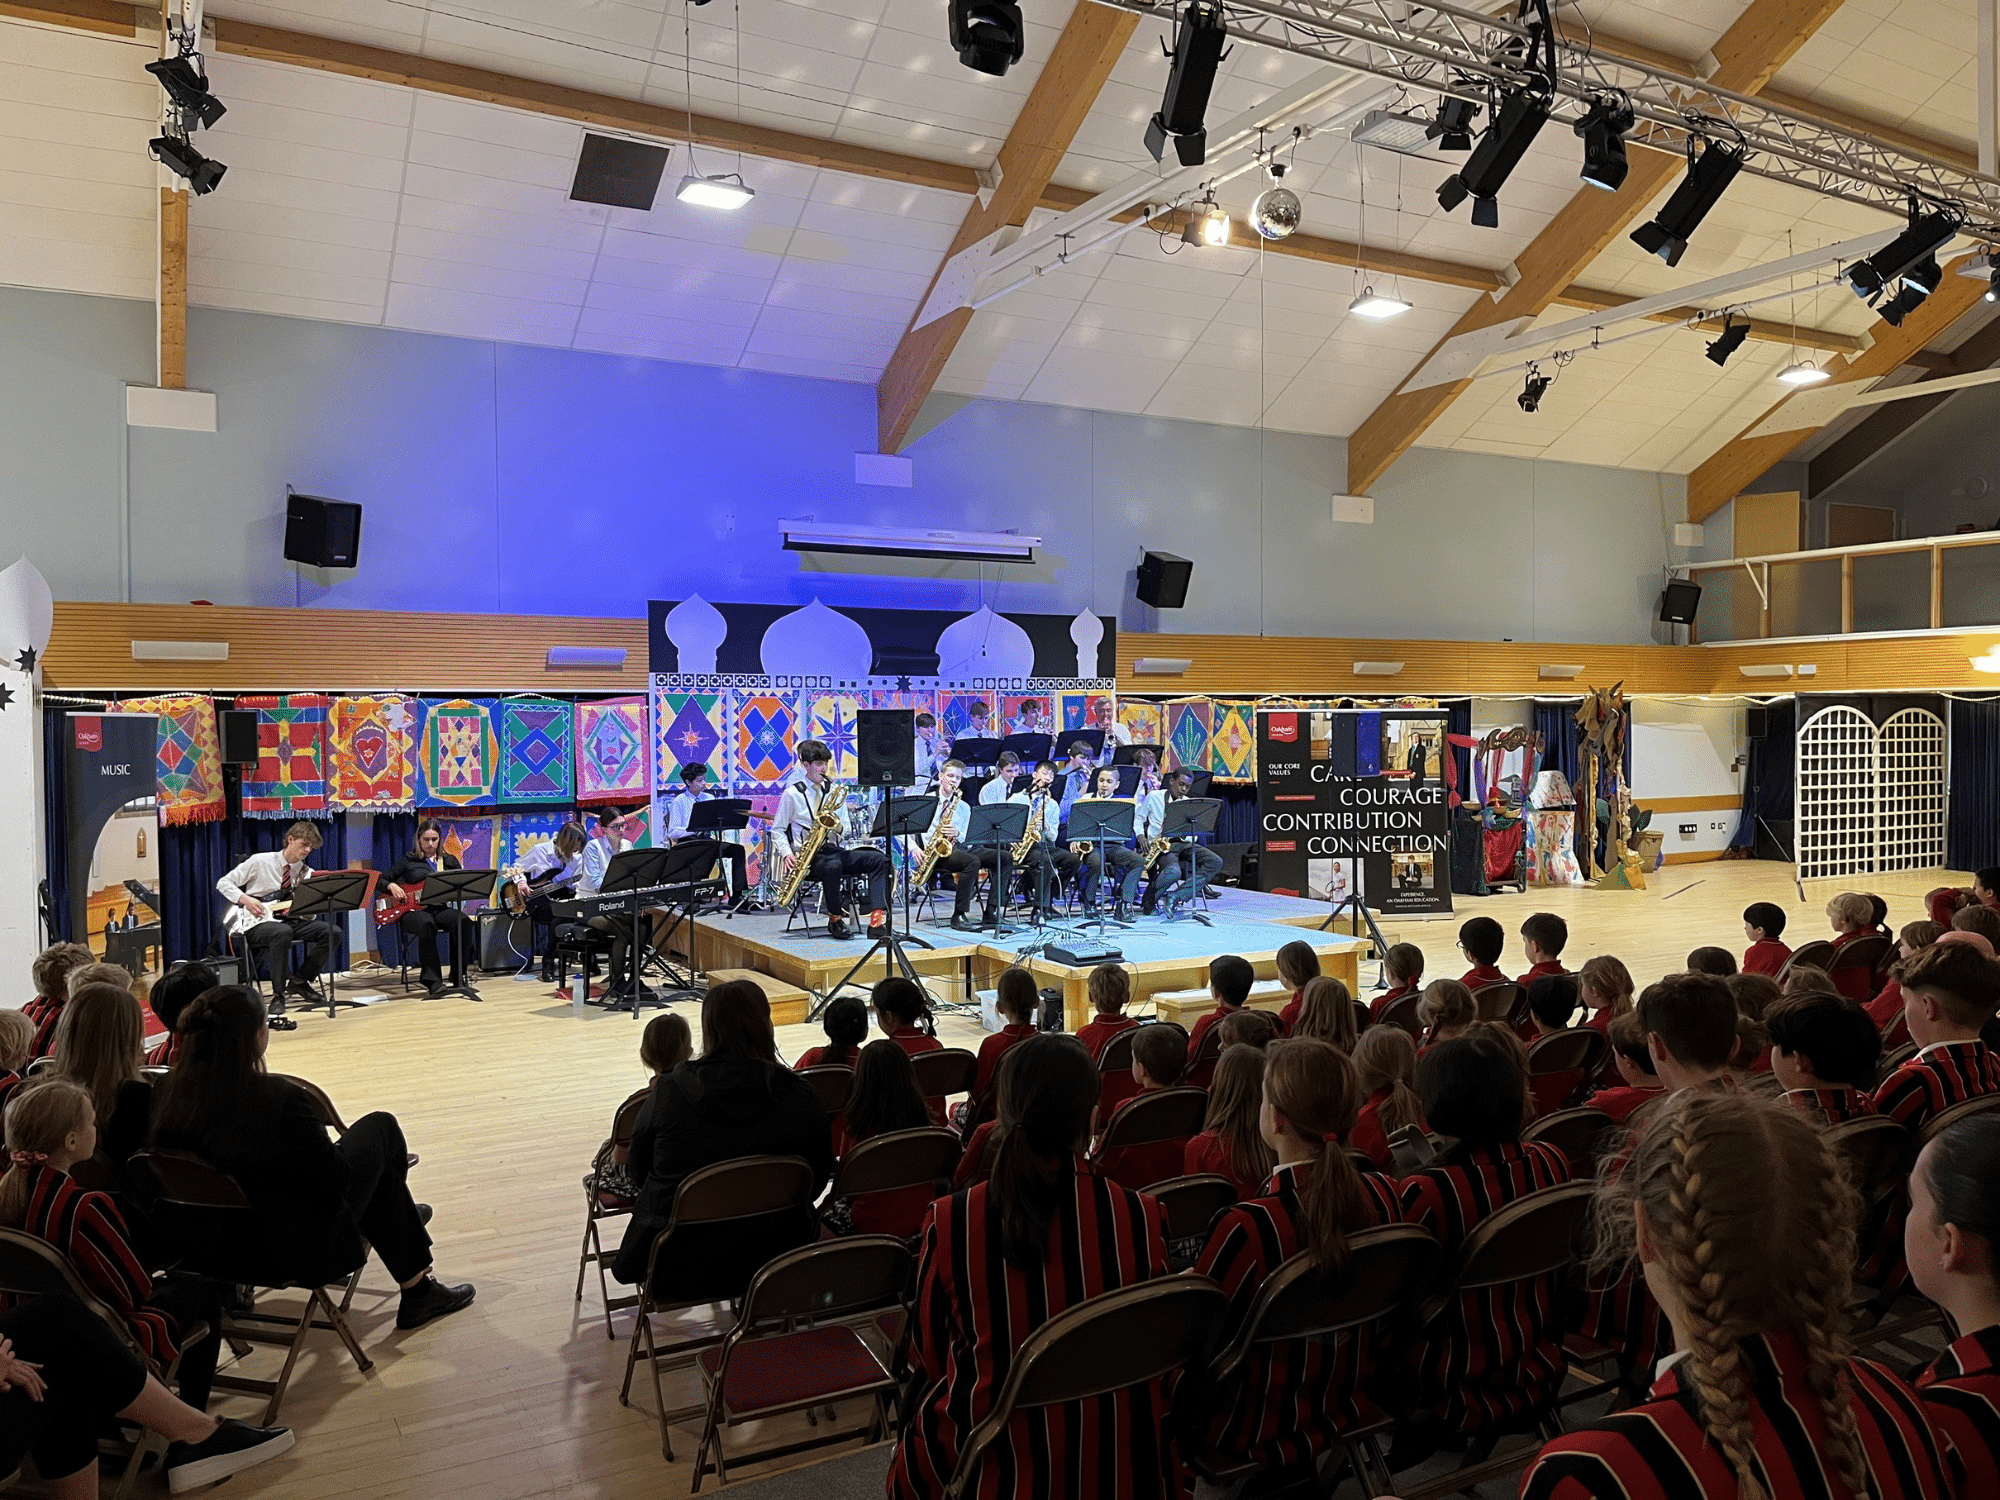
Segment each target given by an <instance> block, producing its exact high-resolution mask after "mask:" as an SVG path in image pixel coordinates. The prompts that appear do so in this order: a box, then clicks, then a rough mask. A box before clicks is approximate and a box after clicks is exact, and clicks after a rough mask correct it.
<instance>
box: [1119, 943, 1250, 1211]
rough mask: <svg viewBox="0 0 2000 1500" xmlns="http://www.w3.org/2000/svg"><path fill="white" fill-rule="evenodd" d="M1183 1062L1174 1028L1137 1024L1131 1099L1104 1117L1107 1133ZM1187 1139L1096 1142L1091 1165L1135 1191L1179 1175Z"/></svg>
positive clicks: (1171, 1080)
mask: <svg viewBox="0 0 2000 1500" xmlns="http://www.w3.org/2000/svg"><path fill="white" fill-rule="evenodd" d="M1245 967H1246V968H1247V967H1248V965H1245ZM1186 1065H1187V1064H1186V1057H1185V1054H1184V1052H1183V1050H1182V1047H1181V1034H1180V1029H1179V1028H1178V1027H1173V1026H1142V1027H1140V1028H1139V1034H1138V1035H1137V1036H1135V1037H1133V1038H1132V1081H1133V1083H1134V1084H1136V1085H1137V1089H1136V1092H1135V1093H1134V1095H1133V1098H1132V1099H1127V1100H1126V1101H1125V1102H1124V1103H1123V1104H1121V1105H1119V1106H1118V1108H1117V1109H1115V1110H1113V1111H1112V1112H1111V1114H1110V1116H1109V1117H1108V1118H1107V1119H1106V1120H1105V1124H1104V1129H1105V1132H1106V1133H1107V1134H1109V1132H1110V1130H1111V1121H1113V1120H1116V1119H1117V1118H1118V1116H1119V1115H1120V1114H1122V1113H1124V1111H1126V1110H1128V1109H1130V1108H1131V1107H1132V1104H1133V1102H1134V1100H1136V1099H1138V1098H1142V1097H1143V1096H1145V1095H1147V1094H1152V1093H1157V1092H1159V1090H1161V1089H1170V1088H1173V1087H1174V1086H1175V1085H1177V1084H1179V1083H1180V1082H1181V1070H1182V1069H1183V1068H1184V1067H1185V1066H1186ZM1188 1139H1189V1138H1188V1137H1186V1136H1182V1137H1181V1138H1180V1139H1178V1140H1171V1141H1153V1142H1150V1143H1148V1144H1147V1145H1144V1146H1114V1147H1111V1148H1110V1149H1108V1150H1107V1149H1105V1148H1104V1147H1103V1146H1102V1145H1101V1144H1100V1146H1099V1148H1098V1155H1097V1157H1096V1159H1095V1161H1094V1163H1093V1166H1094V1168H1095V1170H1096V1171H1098V1172H1099V1173H1101V1174H1102V1175H1104V1176H1106V1177H1109V1178H1110V1179H1111V1180H1112V1181H1113V1182H1118V1183H1122V1184H1124V1185H1125V1186H1126V1187H1128V1188H1131V1189H1133V1190H1134V1191H1135V1192H1136V1191H1137V1190H1138V1189H1140V1188H1145V1187H1151V1186H1152V1185H1153V1184H1154V1183H1156V1182H1165V1181H1166V1180H1167V1179H1168V1178H1169V1177H1178V1176H1180V1174H1181V1162H1182V1161H1183V1160H1184V1159H1185V1157H1186V1154H1187V1143H1188Z"/></svg>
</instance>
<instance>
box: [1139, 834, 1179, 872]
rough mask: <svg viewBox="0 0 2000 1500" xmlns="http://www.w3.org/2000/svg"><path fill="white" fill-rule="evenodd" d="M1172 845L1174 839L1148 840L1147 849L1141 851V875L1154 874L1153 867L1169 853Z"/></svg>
mask: <svg viewBox="0 0 2000 1500" xmlns="http://www.w3.org/2000/svg"><path fill="white" fill-rule="evenodd" d="M1172 843H1173V840H1172V839H1147V840H1146V847H1145V848H1144V849H1141V850H1140V851H1139V873H1140V874H1141V875H1150V874H1152V873H1153V866H1154V865H1156V864H1158V863H1159V862H1160V856H1161V855H1163V854H1165V853H1166V852H1167V848H1168V846H1169V845H1171V844H1172Z"/></svg>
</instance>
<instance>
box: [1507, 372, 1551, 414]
mask: <svg viewBox="0 0 2000 1500" xmlns="http://www.w3.org/2000/svg"><path fill="white" fill-rule="evenodd" d="M1554 382H1555V376H1553V375H1544V374H1543V373H1542V372H1541V371H1540V370H1537V369H1536V368H1535V367H1534V366H1533V365H1530V366H1529V367H1528V383H1527V384H1526V385H1524V386H1522V387H1521V394H1520V395H1518V396H1516V397H1515V398H1514V399H1515V400H1516V401H1518V402H1520V404H1521V410H1522V411H1535V410H1537V409H1538V408H1539V407H1540V406H1541V404H1542V397H1543V395H1544V394H1546V393H1547V391H1548V388H1549V387H1550V386H1551V385H1552V384H1554Z"/></svg>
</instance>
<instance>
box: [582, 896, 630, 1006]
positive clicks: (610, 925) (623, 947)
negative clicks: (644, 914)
mask: <svg viewBox="0 0 2000 1500" xmlns="http://www.w3.org/2000/svg"><path fill="white" fill-rule="evenodd" d="M590 925H591V926H592V927H594V928H595V929H596V930H597V931H599V932H608V933H610V934H611V964H610V968H609V969H608V971H607V972H606V974H605V983H606V984H607V985H608V986H610V988H611V989H613V990H617V989H621V988H623V986H624V984H625V964H626V960H628V959H629V958H630V957H631V956H632V919H631V918H630V917H619V916H612V915H609V914H606V915H603V916H596V917H592V918H591V919H590Z"/></svg>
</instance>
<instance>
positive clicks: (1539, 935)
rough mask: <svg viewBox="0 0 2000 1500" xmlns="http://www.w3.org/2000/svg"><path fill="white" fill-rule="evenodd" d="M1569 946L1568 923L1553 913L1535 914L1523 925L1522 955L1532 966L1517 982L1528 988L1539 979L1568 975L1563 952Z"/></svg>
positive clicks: (1539, 912) (1542, 912) (1540, 912)
mask: <svg viewBox="0 0 2000 1500" xmlns="http://www.w3.org/2000/svg"><path fill="white" fill-rule="evenodd" d="M1568 945H1569V923H1567V922H1565V921H1564V920H1563V919H1562V918H1561V917H1559V916H1557V915H1556V914H1555V913H1554V912H1549V911H1538V912H1536V913H1535V914H1534V915H1533V916H1531V917H1529V918H1528V920H1527V921H1525V922H1523V923H1522V924H1521V952H1522V954H1523V956H1524V957H1526V959H1527V960H1528V963H1529V966H1530V967H1529V969H1528V972H1527V973H1525V974H1523V975H1522V976H1521V977H1520V978H1519V979H1517V980H1515V981H1514V982H1515V983H1516V984H1518V985H1520V986H1522V987H1523V988H1524V989H1525V988H1526V987H1527V986H1528V985H1531V984H1533V983H1534V982H1535V981H1536V980H1537V979H1543V978H1546V977H1547V976H1549V975H1551V974H1567V973H1568V972H1569V970H1567V969H1565V968H1564V967H1563V966H1562V951H1563V949H1564V948H1565V947H1567V946H1568ZM1475 988H1476V986H1475Z"/></svg>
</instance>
